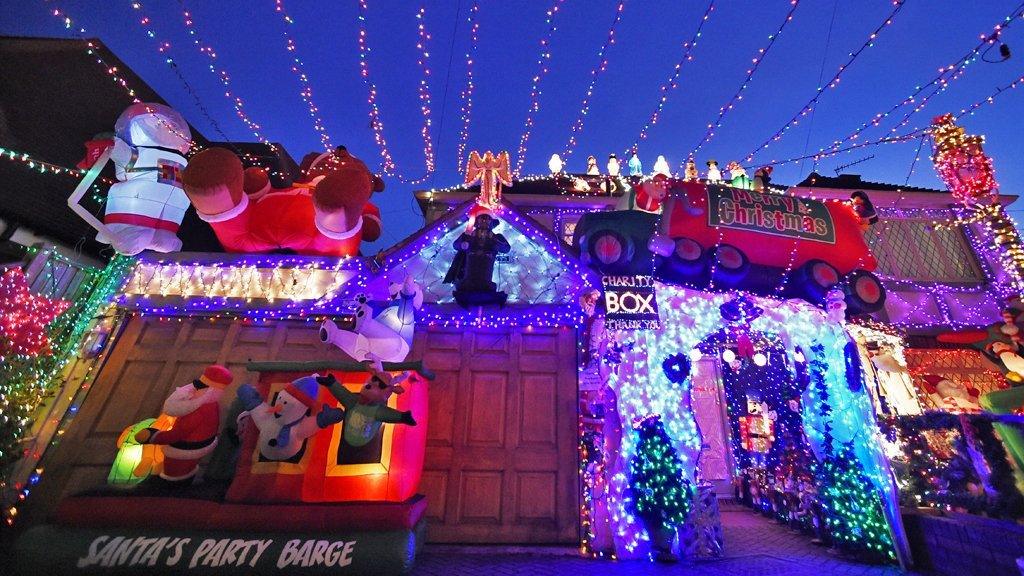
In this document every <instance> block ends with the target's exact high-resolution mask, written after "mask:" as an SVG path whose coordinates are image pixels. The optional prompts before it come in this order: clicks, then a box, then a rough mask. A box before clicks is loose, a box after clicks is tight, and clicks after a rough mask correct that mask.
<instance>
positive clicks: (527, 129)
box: [513, 0, 565, 177]
mask: <svg viewBox="0 0 1024 576" xmlns="http://www.w3.org/2000/svg"><path fill="white" fill-rule="evenodd" d="M563 2H565V0H554V3H553V4H552V5H551V8H548V11H547V12H546V17H545V19H544V25H545V26H547V32H545V34H544V37H543V38H541V39H540V54H539V55H538V56H537V72H536V73H535V74H534V75H533V79H532V81H531V83H530V107H529V109H528V110H527V112H526V121H524V122H523V134H522V135H521V136H520V137H519V148H518V150H516V169H515V170H513V174H514V175H515V176H516V177H518V176H519V172H520V171H521V170H522V169H523V163H525V162H526V148H527V143H528V142H529V141H530V133H531V132H532V131H533V118H534V115H536V114H537V112H539V111H540V94H541V92H540V81H541V79H542V78H544V76H545V75H546V74H547V73H548V64H547V62H548V61H549V60H551V37H552V36H554V34H555V30H557V29H558V28H557V27H556V26H555V24H554V19H555V15H556V14H558V11H559V10H560V9H561V8H562V3H563Z"/></svg>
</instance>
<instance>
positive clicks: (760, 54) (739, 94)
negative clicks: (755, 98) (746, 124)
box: [683, 0, 800, 163]
mask: <svg viewBox="0 0 1024 576" xmlns="http://www.w3.org/2000/svg"><path fill="white" fill-rule="evenodd" d="M789 4H790V8H789V12H787V13H786V18H785V19H784V20H783V21H782V24H780V25H779V27H778V28H777V29H776V30H775V33H774V34H771V35H770V36H768V44H767V45H766V46H765V47H764V48H759V49H758V51H757V54H755V55H754V58H753V59H752V60H751V63H752V64H751V66H750V68H748V69H747V76H746V78H744V79H743V82H742V83H740V87H739V90H737V91H736V93H735V94H733V96H732V98H729V100H728V101H726V103H725V104H724V105H723V106H722V107H721V108H719V110H718V118H716V119H715V120H714V121H713V122H711V123H710V124H708V129H707V131H706V132H704V136H703V137H702V138H701V139H700V142H698V143H697V145H696V146H694V147H693V149H692V150H690V153H689V154H688V155H687V156H686V158H685V159H684V160H683V162H684V163H685V161H686V159H689V158H694V157H696V155H697V152H699V151H700V149H701V148H703V147H704V145H705V144H707V143H708V142H710V141H711V139H712V138H714V137H715V130H718V129H719V128H721V127H722V121H723V120H725V115H726V114H728V113H729V111H730V110H732V109H733V108H734V107H735V106H736V105H737V104H739V101H740V100H742V99H743V92H744V91H746V89H747V86H749V85H750V81H751V79H753V77H754V74H756V73H757V69H758V68H760V66H761V63H762V62H764V58H765V56H767V54H768V51H769V50H771V49H772V46H774V45H775V41H776V40H777V39H778V38H779V35H780V34H782V31H783V30H784V29H785V28H786V24H789V22H790V21H791V20H793V13H794V12H796V8H797V6H799V5H800V0H790V2H789Z"/></svg>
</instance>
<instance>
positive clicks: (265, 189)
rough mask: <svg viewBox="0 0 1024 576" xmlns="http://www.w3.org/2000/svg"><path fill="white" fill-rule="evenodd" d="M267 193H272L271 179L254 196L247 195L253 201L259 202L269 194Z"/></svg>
mask: <svg viewBox="0 0 1024 576" xmlns="http://www.w3.org/2000/svg"><path fill="white" fill-rule="evenodd" d="M267 192H270V179H269V178H268V179H267V183H266V184H264V185H263V188H260V189H259V190H257V191H256V192H253V193H252V194H246V196H248V197H249V198H250V199H252V200H259V199H260V198H263V197H264V196H265V195H266V194H267Z"/></svg>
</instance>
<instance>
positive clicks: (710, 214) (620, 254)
mask: <svg viewBox="0 0 1024 576" xmlns="http://www.w3.org/2000/svg"><path fill="white" fill-rule="evenodd" d="M655 185H657V184H656V183H653V182H646V183H643V184H638V186H655ZM665 185H667V186H668V187H669V194H668V197H667V198H666V201H665V204H664V208H663V213H662V214H660V215H659V214H651V213H648V212H643V211H640V210H622V211H615V212H600V213H592V214H586V215H584V217H583V218H582V219H580V221H579V223H578V224H577V225H576V234H575V238H574V242H575V244H576V246H577V247H578V248H579V250H580V256H581V258H582V259H583V261H584V262H585V263H587V264H588V265H590V266H591V267H592V268H594V269H595V270H597V271H598V272H601V273H603V274H615V275H621V274H651V273H652V272H653V273H654V274H655V275H656V276H658V277H660V278H662V279H663V280H666V281H668V282H673V283H678V284H684V285H690V286H696V287H707V286H711V287H714V288H716V289H732V288H736V289H743V290H749V291H752V292H755V293H761V294H769V295H770V294H773V293H776V291H777V290H779V289H780V288H781V293H782V295H783V296H785V297H797V298H803V299H805V300H808V301H810V302H813V303H816V304H820V303H822V302H823V301H824V298H825V295H826V294H827V293H828V291H829V290H830V289H831V288H833V287H836V286H838V287H839V288H841V289H842V290H843V292H844V293H845V294H846V304H847V309H848V311H849V313H851V314H862V313H869V312H875V311H877V310H879V309H881V308H882V306H883V305H884V304H885V289H884V288H883V287H882V283H881V282H880V281H879V280H878V278H877V277H876V276H875V275H874V274H872V273H871V271H872V270H874V269H875V268H876V266H877V262H876V261H875V258H874V256H872V254H871V252H870V250H869V249H868V246H867V244H866V243H865V241H864V236H863V231H862V229H861V219H860V217H859V216H858V215H857V213H856V212H854V211H853V208H852V207H851V206H850V205H849V204H848V203H846V202H841V201H838V200H827V201H824V202H822V201H818V200H811V199H808V198H798V197H796V196H789V195H783V194H774V193H759V192H755V191H753V190H744V189H740V188H732V187H729V186H717V185H706V184H703V183H700V182H684V181H681V180H670V181H668V182H667V184H665ZM709 207H710V209H709Z"/></svg>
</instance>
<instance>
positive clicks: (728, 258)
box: [708, 244, 750, 285]
mask: <svg viewBox="0 0 1024 576" xmlns="http://www.w3.org/2000/svg"><path fill="white" fill-rule="evenodd" d="M708 266H709V267H710V268H711V271H712V273H713V279H714V281H715V282H722V283H723V284H728V285H735V284H737V283H739V282H740V281H741V280H743V278H745V277H746V275H747V272H749V271H750V259H748V258H747V255H746V254H744V253H743V251H742V250H740V249H739V248H737V247H735V246H732V245H730V244H719V245H718V246H715V247H714V248H712V249H711V250H710V257H709V258H708Z"/></svg>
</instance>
